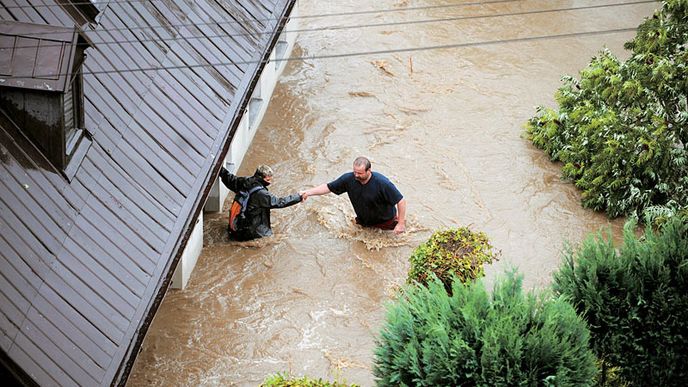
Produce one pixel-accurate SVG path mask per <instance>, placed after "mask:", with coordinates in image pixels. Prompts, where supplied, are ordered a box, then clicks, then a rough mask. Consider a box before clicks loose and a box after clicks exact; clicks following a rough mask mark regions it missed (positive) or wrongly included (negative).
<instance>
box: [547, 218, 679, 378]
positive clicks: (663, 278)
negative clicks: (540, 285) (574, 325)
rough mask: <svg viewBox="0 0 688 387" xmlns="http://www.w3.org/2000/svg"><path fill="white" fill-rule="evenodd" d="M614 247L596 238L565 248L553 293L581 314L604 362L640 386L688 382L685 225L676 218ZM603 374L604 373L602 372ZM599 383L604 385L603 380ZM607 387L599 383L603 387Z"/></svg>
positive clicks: (630, 227)
mask: <svg viewBox="0 0 688 387" xmlns="http://www.w3.org/2000/svg"><path fill="white" fill-rule="evenodd" d="M633 228H634V227H633V223H632V222H629V223H628V224H627V226H626V230H625V236H624V245H623V246H622V247H621V248H619V249H618V250H617V249H616V248H615V247H614V245H613V243H612V242H610V241H605V240H604V238H603V237H602V236H601V235H598V236H597V238H589V239H587V240H586V241H585V242H584V243H583V244H582V246H581V247H580V249H578V250H577V251H575V252H574V251H572V250H571V249H569V250H568V251H567V253H566V254H565V264H564V265H563V266H562V268H561V269H560V270H559V271H558V272H557V273H555V276H554V282H553V289H554V291H555V292H556V293H557V294H559V295H562V296H565V297H567V298H568V299H570V300H571V302H572V303H573V304H574V305H575V307H576V309H577V310H578V312H579V313H582V314H584V316H585V319H586V320H587V321H588V323H589V325H590V330H591V340H590V342H591V345H592V348H593V350H594V351H595V353H596V354H597V356H598V357H599V358H600V359H601V360H603V362H604V364H605V365H608V366H612V367H619V376H621V377H622V378H623V379H624V380H626V381H627V382H628V383H629V384H631V385H637V386H679V385H681V386H683V385H685V383H686V381H687V380H688V367H687V365H688V351H686V345H687V344H688V221H687V220H686V218H680V217H674V218H671V219H669V220H667V221H666V222H665V223H664V224H663V225H662V226H661V228H660V229H659V230H658V231H656V232H655V231H652V229H651V228H650V227H648V228H647V231H646V232H645V234H644V236H643V237H641V238H636V236H635V234H634V233H633ZM603 375H604V373H603ZM603 382H604V381H603ZM601 384H604V383H601Z"/></svg>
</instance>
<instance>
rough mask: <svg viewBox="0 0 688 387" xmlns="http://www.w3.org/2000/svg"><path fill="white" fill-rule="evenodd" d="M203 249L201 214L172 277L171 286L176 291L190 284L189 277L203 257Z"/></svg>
mask: <svg viewBox="0 0 688 387" xmlns="http://www.w3.org/2000/svg"><path fill="white" fill-rule="evenodd" d="M202 248H203V213H201V214H200V215H199V216H198V218H197V219H196V223H195V224H194V228H193V231H192V232H191V237H190V238H189V241H188V242H187V243H186V248H185V249H184V252H183V253H182V257H181V259H180V260H179V263H178V264H177V269H176V270H175V271H174V275H173V276H172V284H171V285H170V286H171V287H172V288H174V289H184V288H185V287H186V284H187V283H188V282H189V277H191V272H192V271H193V268H194V266H196V261H197V260H198V256H199V255H201V249H202Z"/></svg>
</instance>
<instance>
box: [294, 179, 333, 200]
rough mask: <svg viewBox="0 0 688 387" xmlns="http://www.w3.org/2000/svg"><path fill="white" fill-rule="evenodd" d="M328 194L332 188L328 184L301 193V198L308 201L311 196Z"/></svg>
mask: <svg viewBox="0 0 688 387" xmlns="http://www.w3.org/2000/svg"><path fill="white" fill-rule="evenodd" d="M328 193H330V188H329V187H328V186H327V183H324V184H320V185H319V186H317V187H313V188H311V189H307V190H305V191H303V192H301V197H302V198H303V200H306V199H308V197H309V196H318V195H325V194H328Z"/></svg>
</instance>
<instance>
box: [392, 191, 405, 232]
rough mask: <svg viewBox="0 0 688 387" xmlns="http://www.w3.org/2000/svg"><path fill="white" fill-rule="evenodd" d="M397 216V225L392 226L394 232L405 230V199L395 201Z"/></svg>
mask: <svg viewBox="0 0 688 387" xmlns="http://www.w3.org/2000/svg"><path fill="white" fill-rule="evenodd" d="M397 216H398V217H399V221H398V222H397V225H396V226H394V233H395V234H401V233H402V232H404V231H406V199H401V200H399V203H397Z"/></svg>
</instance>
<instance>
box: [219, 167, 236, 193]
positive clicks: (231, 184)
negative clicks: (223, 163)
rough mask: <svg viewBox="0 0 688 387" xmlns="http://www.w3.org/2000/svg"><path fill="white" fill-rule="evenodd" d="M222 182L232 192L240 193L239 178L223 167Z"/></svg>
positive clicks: (221, 172)
mask: <svg viewBox="0 0 688 387" xmlns="http://www.w3.org/2000/svg"><path fill="white" fill-rule="evenodd" d="M220 180H222V184H224V185H225V187H227V188H229V189H230V190H232V192H236V191H238V187H237V177H236V176H234V175H233V174H232V173H231V172H229V171H228V170H227V169H226V168H225V167H222V169H220Z"/></svg>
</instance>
